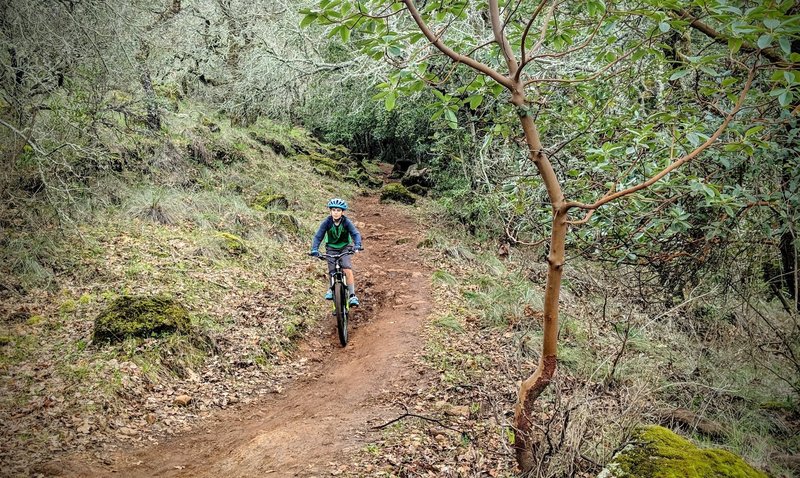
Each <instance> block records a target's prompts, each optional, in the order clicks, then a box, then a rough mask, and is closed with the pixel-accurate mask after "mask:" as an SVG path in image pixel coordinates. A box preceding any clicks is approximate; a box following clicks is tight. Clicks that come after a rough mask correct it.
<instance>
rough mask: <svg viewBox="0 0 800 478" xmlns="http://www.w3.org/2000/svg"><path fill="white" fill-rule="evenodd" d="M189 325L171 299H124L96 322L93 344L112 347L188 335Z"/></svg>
mask: <svg viewBox="0 0 800 478" xmlns="http://www.w3.org/2000/svg"><path fill="white" fill-rule="evenodd" d="M189 325H190V322H189V313H188V312H187V311H186V309H185V308H184V307H183V306H182V305H181V304H179V303H178V302H177V301H176V300H175V299H173V298H171V297H169V296H165V295H157V296H122V297H119V298H117V299H115V300H114V301H113V302H112V303H111V305H109V306H108V308H107V309H106V310H104V311H103V312H101V313H100V315H98V316H97V318H96V319H94V334H93V340H94V341H95V342H97V343H113V342H119V341H122V340H124V339H126V338H129V337H151V336H154V335H162V334H170V333H174V332H179V331H187V330H188V329H189Z"/></svg>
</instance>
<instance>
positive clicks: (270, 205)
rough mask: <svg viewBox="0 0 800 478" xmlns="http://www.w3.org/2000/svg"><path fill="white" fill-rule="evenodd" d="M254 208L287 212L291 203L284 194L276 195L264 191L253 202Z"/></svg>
mask: <svg viewBox="0 0 800 478" xmlns="http://www.w3.org/2000/svg"><path fill="white" fill-rule="evenodd" d="M253 206H256V208H262V209H280V210H286V209H288V208H289V201H288V200H287V199H286V196H284V195H283V194H275V193H272V192H270V191H264V192H262V193H261V194H259V195H258V197H256V200H255V201H253Z"/></svg>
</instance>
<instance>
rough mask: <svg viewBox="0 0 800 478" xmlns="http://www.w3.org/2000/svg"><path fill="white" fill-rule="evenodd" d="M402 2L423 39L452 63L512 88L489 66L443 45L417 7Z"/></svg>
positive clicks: (408, 1)
mask: <svg viewBox="0 0 800 478" xmlns="http://www.w3.org/2000/svg"><path fill="white" fill-rule="evenodd" d="M402 1H403V3H404V4H405V5H406V7H407V8H408V12H409V13H410V14H411V17H412V18H413V19H414V21H415V22H416V24H417V26H418V27H419V29H420V30H421V31H422V33H423V34H424V35H425V37H426V38H427V39H428V41H430V42H431V44H432V45H433V46H435V47H436V48H438V49H439V50H440V51H441V52H442V53H444V54H445V55H447V56H448V57H450V58H451V59H452V60H453V61H456V62H458V63H463V64H465V65H467V66H469V67H470V68H473V69H475V70H477V71H480V72H481V73H485V74H486V75H487V76H489V77H491V78H492V79H493V80H495V81H496V82H498V83H500V84H501V85H503V86H505V87H506V88H508V89H509V90H510V89H512V88H513V87H514V84H513V83H512V82H511V79H510V78H508V77H506V76H503V75H502V74H500V73H499V72H497V71H496V70H494V69H493V68H491V67H490V66H488V65H485V64H483V63H481V62H479V61H477V60H475V59H474V58H470V57H468V56H464V55H461V54H460V53H457V52H456V51H454V50H453V49H452V48H450V47H448V46H447V45H445V44H444V42H443V41H442V40H441V38H438V37H437V36H436V35H434V33H433V31H431V29H430V27H428V25H427V24H426V23H425V20H423V19H422V16H421V15H420V13H419V11H418V10H417V7H416V6H415V5H414V2H413V1H412V0H402Z"/></svg>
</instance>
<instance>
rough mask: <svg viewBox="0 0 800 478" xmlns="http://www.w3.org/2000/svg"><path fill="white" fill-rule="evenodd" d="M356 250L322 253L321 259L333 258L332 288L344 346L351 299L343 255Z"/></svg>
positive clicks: (334, 308)
mask: <svg viewBox="0 0 800 478" xmlns="http://www.w3.org/2000/svg"><path fill="white" fill-rule="evenodd" d="M355 253H356V252H355V251H354V250H349V251H345V252H342V253H341V254H328V253H324V254H320V255H319V259H320V260H327V259H333V261H334V267H335V269H334V271H333V272H332V273H331V284H330V285H331V290H333V311H334V315H336V330H337V331H338V332H339V342H340V343H341V344H342V347H344V346H346V345H347V318H348V316H349V315H350V301H349V297H348V294H347V276H345V275H344V271H343V270H342V257H344V256H349V255H353V254H355Z"/></svg>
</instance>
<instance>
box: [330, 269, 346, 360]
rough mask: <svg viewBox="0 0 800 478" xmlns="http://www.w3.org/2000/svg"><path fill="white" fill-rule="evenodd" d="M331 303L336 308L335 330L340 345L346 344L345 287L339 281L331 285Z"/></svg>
mask: <svg viewBox="0 0 800 478" xmlns="http://www.w3.org/2000/svg"><path fill="white" fill-rule="evenodd" d="M333 305H334V307H335V308H336V330H337V331H338V332H339V342H340V343H341V344H342V347H344V346H345V345H347V289H346V288H345V287H344V284H342V283H341V282H336V283H335V284H334V285H333Z"/></svg>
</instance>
